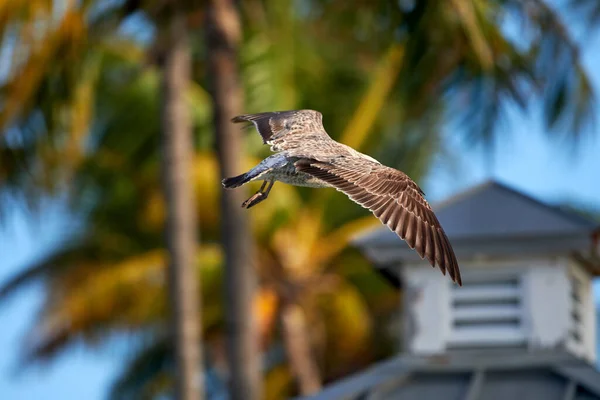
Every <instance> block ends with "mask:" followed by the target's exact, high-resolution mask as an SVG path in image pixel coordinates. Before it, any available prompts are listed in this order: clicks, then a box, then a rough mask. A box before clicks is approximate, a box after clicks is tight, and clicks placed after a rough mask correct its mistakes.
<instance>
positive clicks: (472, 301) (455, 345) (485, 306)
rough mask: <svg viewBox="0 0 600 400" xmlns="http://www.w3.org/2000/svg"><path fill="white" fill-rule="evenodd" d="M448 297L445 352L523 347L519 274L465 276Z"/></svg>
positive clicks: (521, 295)
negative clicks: (447, 328) (448, 324)
mask: <svg viewBox="0 0 600 400" xmlns="http://www.w3.org/2000/svg"><path fill="white" fill-rule="evenodd" d="M450 295H451V318H450V322H451V327H450V337H449V338H448V343H447V348H448V349H467V348H469V349H477V348H481V347H489V346H494V347H502V348H504V347H524V346H525V344H526V332H525V329H524V326H523V304H522V303H523V293H522V289H521V276H520V275H518V274H514V275H505V274H503V275H501V276H498V275H496V274H481V275H480V276H473V277H465V279H464V280H463V287H461V288H459V287H457V286H455V285H453V286H452V289H451V291H450Z"/></svg>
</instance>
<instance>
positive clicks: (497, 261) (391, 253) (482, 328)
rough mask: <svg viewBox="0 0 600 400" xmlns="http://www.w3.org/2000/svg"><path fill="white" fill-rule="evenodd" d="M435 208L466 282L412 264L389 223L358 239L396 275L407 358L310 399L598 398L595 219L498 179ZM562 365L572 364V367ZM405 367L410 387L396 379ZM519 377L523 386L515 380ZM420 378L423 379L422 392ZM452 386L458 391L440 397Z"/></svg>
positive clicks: (599, 270)
mask: <svg viewBox="0 0 600 400" xmlns="http://www.w3.org/2000/svg"><path fill="white" fill-rule="evenodd" d="M434 210H435V211H436V214H437V215H438V217H439V220H440V222H441V223H442V226H443V227H444V229H445V231H446V233H447V235H448V237H449V238H450V241H451V243H452V245H453V247H454V249H455V252H456V255H457V258H458V261H459V264H460V268H461V272H462V277H463V286H462V287H458V286H456V285H454V284H452V283H451V281H450V279H449V278H448V277H447V276H443V275H442V274H441V273H440V271H439V269H437V268H436V269H433V268H431V267H430V266H429V264H428V263H427V262H426V261H423V260H420V259H419V257H418V255H417V254H416V253H415V252H414V251H413V250H411V249H410V248H408V246H407V245H406V244H405V243H404V242H402V241H400V240H399V239H398V238H397V237H396V235H395V234H394V233H392V232H391V231H389V230H388V229H387V228H382V229H380V230H377V231H374V232H371V233H369V234H366V235H364V236H362V237H361V238H360V239H359V240H358V241H357V242H356V244H357V246H359V247H360V248H361V250H362V251H363V252H364V254H366V255H367V257H368V258H369V259H370V260H371V261H372V262H373V263H374V265H375V266H376V267H378V268H382V269H385V270H387V272H388V274H389V273H393V274H397V275H398V276H399V278H400V282H401V285H402V288H403V294H404V299H403V310H402V314H401V315H402V316H401V319H402V326H403V335H401V336H402V337H403V354H402V355H400V356H399V358H398V359H397V360H391V361H389V363H388V364H386V365H387V366H383V365H382V366H375V367H374V369H373V370H372V371H370V372H366V373H365V374H359V376H357V377H353V378H350V379H349V380H347V381H346V382H345V383H343V384H339V385H333V387H332V388H329V389H328V390H326V391H324V392H323V393H322V394H321V395H320V396H318V397H319V398H322V399H329V398H354V397H353V395H349V394H352V393H354V394H357V393H358V392H360V391H363V392H364V393H367V392H369V391H371V392H372V393H375V392H377V393H380V394H381V393H383V392H381V390H383V389H382V388H381V386H380V385H381V384H382V382H387V383H386V385H388V386H389V384H390V382H392V383H391V385H392V386H393V387H395V388H396V389H394V390H395V391H392V392H393V393H396V395H393V396H392V397H386V396H379V397H377V398H397V396H399V394H400V393H403V397H402V398H405V397H406V398H415V399H435V398H457V399H462V398H465V399H488V398H489V399H495V398H511V399H512V400H515V399H520V398H523V399H528V398H555V397H554V395H552V396H550V397H547V396H546V395H543V396H542V393H546V392H547V393H554V394H556V398H557V399H558V398H560V399H579V398H582V399H583V398H586V399H587V398H594V399H600V373H599V372H598V371H597V370H596V369H595V368H594V367H592V365H593V364H595V362H596V345H597V344H596V324H597V321H596V312H595V306H594V301H593V293H592V279H593V278H594V277H596V276H598V275H600V263H598V257H597V255H598V254H599V253H600V229H599V226H598V224H596V223H594V222H592V221H590V220H587V219H585V218H583V217H581V216H579V215H576V214H572V213H569V212H566V211H564V210H562V209H559V208H556V207H552V206H548V205H546V204H544V203H542V202H539V201H537V200H535V199H533V198H531V197H529V196H526V195H524V194H522V193H520V192H518V191H516V190H514V189H511V188H509V187H507V186H505V185H503V184H500V183H498V182H495V181H490V182H487V183H484V184H482V185H479V186H477V187H475V188H473V189H470V190H467V191H466V192H464V193H461V194H458V195H456V196H454V197H452V198H450V199H449V200H447V201H445V202H443V203H441V204H437V205H434ZM440 357H442V358H443V359H444V360H446V361H445V362H444V363H442V364H443V367H442V366H441V365H440V363H439V362H438V361H439V360H440ZM436 360H437V361H436ZM390 365H395V366H396V367H390ZM557 366H558V367H560V368H558V367H557ZM390 368H391V369H392V370H393V369H394V368H396V370H395V371H396V373H390V371H391V370H390ZM444 368H445V369H444ZM557 368H558V369H557ZM561 368H562V369H561ZM565 368H567V369H568V368H572V370H569V371H571V372H573V371H575V370H577V372H576V373H573V374H571V375H569V374H566V372H564V371H566V370H567V369H565ZM573 368H574V369H573ZM485 370H488V371H490V372H488V373H487V375H486V374H485V373H484V372H483V371H485ZM511 370H514V371H513V372H514V373H513V375H510V374H509V373H508V372H507V371H511ZM385 371H387V372H385ZM498 371H505V372H506V373H505V372H498ZM515 371H516V372H515ZM561 371H562V372H561ZM503 373H505V375H502V374H503ZM382 374H383V375H382ZM415 374H416V375H415ZM440 374H441V375H440ZM461 374H462V375H461ZM498 374H500V375H498ZM527 374H529V375H527ZM409 375H410V376H412V377H413V378H414V379H411V380H410V382H412V383H407V382H404V381H402V382H401V379H400V378H399V377H400V376H404V377H406V376H409ZM394 376H395V378H394ZM526 376H528V377H529V378H527V379H530V380H529V381H527V382H529V383H526V382H525V381H526V379H525V378H524V377H526ZM386 377H387V378H386ZM417 377H420V378H418V379H417ZM485 377H487V378H485ZM386 379H387V380H386ZM390 379H391V380H390ZM419 379H421V381H422V382H421V381H419ZM485 379H487V381H486V380H485ZM520 379H521V380H522V381H519V382H520V385H522V386H521V387H520V388H519V386H515V385H514V384H515V383H516V382H517V381H518V380H520ZM403 382H404V383H403ZM418 382H421V383H423V382H425V383H427V382H428V383H427V384H425V383H423V385H422V387H423V390H421V389H419V388H420V387H421V386H419V385H421V383H418ZM483 382H487V383H486V385H487V386H486V385H484V383H483ZM594 382H595V383H594ZM394 385H395V386H394ZM436 385H437V386H436ZM503 385H504V386H503ZM527 385H529V386H527ZM434 387H437V388H438V391H437V392H436V391H435V390H434V389H431V388H434ZM425 388H429V389H425ZM486 388H487V389H486ZM551 388H553V389H552V390H550V389H551ZM451 389H452V390H455V391H456V393H457V395H456V397H453V396H450V397H448V393H449V392H447V391H448V390H451ZM365 390H366V392H365ZM386 390H387V389H386ZM427 390H429V391H430V392H431V393H430V392H427ZM486 390H488V391H489V392H486ZM336 393H338V394H340V393H345V395H344V396H342V397H338V396H337V395H336ZM390 393H391V392H390ZM411 393H412V395H411ZM427 393H430V394H427ZM498 393H503V394H502V395H500V394H498ZM357 396H358V395H357ZM411 396H412V397H411ZM436 396H437V397H436ZM440 396H441V397H440ZM494 396H496V397H494ZM497 396H500V397H497ZM503 396H504V397H503ZM538 396H542V397H538ZM357 398H358V397H357ZM361 398H362V397H361ZM365 398H371V397H368V396H367V397H365Z"/></svg>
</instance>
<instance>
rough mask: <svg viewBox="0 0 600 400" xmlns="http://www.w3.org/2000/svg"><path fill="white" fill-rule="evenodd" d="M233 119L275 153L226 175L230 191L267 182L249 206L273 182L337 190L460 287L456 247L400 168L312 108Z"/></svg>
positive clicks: (246, 203) (248, 204)
mask: <svg viewBox="0 0 600 400" xmlns="http://www.w3.org/2000/svg"><path fill="white" fill-rule="evenodd" d="M231 121H232V122H234V123H247V124H248V126H251V125H250V123H251V124H253V125H254V127H255V128H256V130H257V131H258V133H259V134H260V136H261V137H262V140H263V143H264V144H268V145H270V146H271V151H273V152H274V153H275V154H273V155H271V156H269V157H267V158H265V159H264V160H263V161H261V162H260V163H259V164H258V165H257V166H255V167H254V168H252V169H251V170H250V171H248V172H246V173H243V174H241V175H239V176H235V177H231V178H226V179H223V181H222V184H223V187H224V188H226V189H234V188H237V187H240V186H242V185H245V184H246V183H248V182H251V181H256V180H260V181H263V183H262V186H261V187H260V190H259V191H258V192H256V193H255V194H254V195H252V196H251V197H250V198H249V199H248V200H246V201H244V203H242V207H244V208H250V207H253V206H255V205H257V204H258V203H260V202H262V201H264V200H266V199H267V197H268V196H269V193H270V192H271V189H272V188H273V185H274V183H275V181H279V182H283V183H286V184H290V185H294V186H305V187H311V188H331V187H332V188H335V189H337V190H338V191H340V192H342V193H344V194H345V195H346V196H348V197H349V198H350V199H351V200H352V201H354V202H356V203H357V204H359V205H360V206H362V207H364V208H366V209H368V210H370V211H371V212H372V213H373V214H374V215H375V216H376V217H377V218H378V219H379V220H380V221H381V222H382V223H383V224H384V225H386V226H387V227H388V228H389V229H391V230H392V231H393V232H395V233H396V234H397V235H398V236H399V237H400V238H401V239H402V240H404V241H405V242H406V243H407V244H408V246H410V248H411V249H414V250H415V251H416V252H417V253H418V254H419V256H420V257H421V258H422V259H424V258H427V260H428V261H429V263H430V264H431V266H432V267H435V266H436V265H437V267H438V268H439V269H440V270H441V271H442V273H443V274H444V275H446V271H447V272H448V273H449V275H450V278H451V279H452V281H453V282H455V283H457V284H458V285H462V280H461V277H460V271H459V268H458V262H457V260H456V256H455V254H454V250H453V249H452V245H451V244H450V241H449V240H448V237H447V236H446V233H445V232H444V230H443V229H442V226H441V225H440V222H439V221H438V219H437V217H436V216H435V214H434V212H433V210H432V209H431V207H430V206H429V203H428V202H427V200H425V197H424V196H425V193H424V192H423V191H422V190H421V188H420V187H419V186H418V185H417V184H416V183H415V182H414V181H413V180H412V179H410V178H409V177H408V175H406V174H405V173H404V172H402V171H398V170H397V169H394V168H390V167H387V166H385V165H382V164H381V163H380V162H379V161H377V160H375V159H374V158H372V157H370V156H368V155H366V154H363V153H360V152H358V151H356V150H354V149H353V148H351V147H350V146H347V145H345V144H342V143H339V142H336V141H335V140H333V139H332V138H331V137H329V135H328V134H327V132H326V131H325V128H324V127H323V115H322V114H321V113H320V112H318V111H314V110H291V111H274V112H265V113H259V114H246V115H239V116H237V117H235V118H233V119H232V120H231Z"/></svg>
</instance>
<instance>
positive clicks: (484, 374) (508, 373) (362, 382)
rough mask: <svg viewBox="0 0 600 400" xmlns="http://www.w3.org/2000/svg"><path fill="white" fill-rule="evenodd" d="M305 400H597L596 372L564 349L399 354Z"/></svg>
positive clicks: (598, 377) (599, 380)
mask: <svg viewBox="0 0 600 400" xmlns="http://www.w3.org/2000/svg"><path fill="white" fill-rule="evenodd" d="M305 399H312V400H337V399H339V400H341V399H344V400H359V399H403V400H413V399H414V400H438V399H456V400H459V399H460V400H463V399H467V400H484V399H485V400H495V399H498V400H503V399H512V400H520V399H548V400H553V399H556V400H559V399H560V400H562V399H565V400H583V399H586V400H592V399H597V400H600V372H599V371H598V370H596V369H595V368H594V367H593V366H592V365H590V364H588V363H587V362H585V361H582V360H579V359H577V358H575V357H574V356H572V355H570V354H568V353H566V352H564V351H562V350H552V351H538V352H523V351H520V352H519V353H518V354H516V353H513V352H510V351H509V352H507V351H488V352H478V353H473V354H465V353H460V354H452V355H440V356H410V355H403V356H400V357H397V358H394V359H392V360H389V361H385V362H382V363H379V364H376V365H374V366H373V367H371V368H369V369H368V370H366V371H365V372H362V373H359V374H356V375H354V376H351V377H349V378H346V379H344V380H342V381H340V382H339V383H334V384H332V385H330V386H327V387H325V388H324V390H322V391H321V392H320V393H318V394H317V395H315V396H312V397H306V398H305Z"/></svg>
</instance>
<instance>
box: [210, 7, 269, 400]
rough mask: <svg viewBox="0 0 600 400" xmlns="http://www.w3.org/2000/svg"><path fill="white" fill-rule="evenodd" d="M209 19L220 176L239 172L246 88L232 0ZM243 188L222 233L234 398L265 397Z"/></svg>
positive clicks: (226, 202) (227, 199)
mask: <svg viewBox="0 0 600 400" xmlns="http://www.w3.org/2000/svg"><path fill="white" fill-rule="evenodd" d="M209 4H210V5H209V9H208V12H207V21H206V46H207V52H208V61H209V74H210V75H209V81H210V82H211V84H212V88H211V89H212V90H211V94H212V97H213V106H214V109H213V112H214V127H215V134H216V143H217V152H218V157H219V165H220V168H221V176H222V177H223V178H225V177H229V176H234V175H238V174H239V173H240V171H241V160H242V159H243V151H242V146H241V139H242V137H241V131H240V129H239V128H238V127H235V126H234V125H233V124H232V123H231V122H230V119H231V118H232V117H234V116H235V115H237V114H240V111H241V106H242V92H241V87H240V82H239V73H238V65H237V54H238V46H239V41H240V38H241V32H240V29H241V28H240V20H239V15H238V12H237V9H236V6H235V2H234V0H211V1H210V3H209ZM243 194H244V193H243V191H242V190H233V191H229V190H228V191H223V193H222V195H221V235H222V238H223V239H222V243H223V246H224V249H225V301H226V312H225V315H226V324H227V325H226V331H227V334H228V337H227V357H228V364H229V376H230V385H229V387H230V395H231V398H232V399H233V400H241V399H248V400H256V399H259V398H260V396H261V391H260V390H261V389H260V382H261V363H260V358H259V357H258V336H257V324H256V321H255V318H254V314H253V309H252V304H253V300H254V293H255V287H256V276H255V271H254V269H253V265H252V263H251V262H250V260H252V253H251V250H252V249H251V234H250V231H249V229H248V223H247V218H246V215H245V214H244V210H243V209H242V208H241V207H240V205H241V203H242V202H243V200H244V198H243V197H242V196H243Z"/></svg>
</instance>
